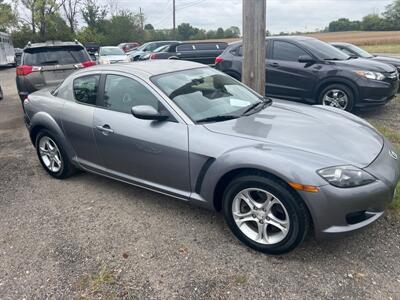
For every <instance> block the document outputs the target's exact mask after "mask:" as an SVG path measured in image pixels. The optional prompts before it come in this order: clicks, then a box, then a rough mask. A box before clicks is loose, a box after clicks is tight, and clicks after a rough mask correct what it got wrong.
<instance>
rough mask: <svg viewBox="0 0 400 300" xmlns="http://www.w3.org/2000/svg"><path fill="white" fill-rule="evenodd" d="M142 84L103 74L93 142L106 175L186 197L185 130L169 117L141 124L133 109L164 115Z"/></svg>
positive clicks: (129, 78)
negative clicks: (150, 108)
mask: <svg viewBox="0 0 400 300" xmlns="http://www.w3.org/2000/svg"><path fill="white" fill-rule="evenodd" d="M162 102H163V100H162V99H161V98H160V97H159V96H158V95H156V94H155V93H154V91H153V90H152V88H151V87H150V86H149V85H147V84H146V83H145V82H143V81H141V80H139V79H138V78H134V77H131V76H127V75H124V74H118V73H113V74H107V76H106V77H105V84H104V94H103V101H102V104H101V105H100V106H101V107H98V108H96V109H95V113H94V128H95V139H96V143H97V147H98V149H99V152H100V155H101V157H102V159H103V161H104V163H105V166H106V168H107V170H106V171H107V172H109V173H112V175H113V176H117V177H120V178H123V179H124V180H128V181H130V182H133V183H138V184H140V185H143V186H147V187H151V188H155V189H157V190H161V191H164V192H167V193H170V194H173V195H182V194H184V195H185V196H187V197H188V196H189V192H190V188H189V181H190V180H189V162H188V161H189V160H188V129H187V125H186V124H185V123H183V122H182V123H181V122H178V121H177V120H176V119H175V118H174V117H173V116H172V114H171V117H170V119H169V120H167V121H152V120H142V119H138V118H136V117H134V116H133V115H132V113H131V109H132V107H134V106H138V105H150V106H153V107H154V108H156V109H157V110H159V111H167V112H168V110H167V109H166V105H164V104H163V103H162Z"/></svg>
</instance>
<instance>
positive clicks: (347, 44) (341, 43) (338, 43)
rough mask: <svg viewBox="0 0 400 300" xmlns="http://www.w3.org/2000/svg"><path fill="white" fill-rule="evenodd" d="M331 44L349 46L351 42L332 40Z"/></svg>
mask: <svg viewBox="0 0 400 300" xmlns="http://www.w3.org/2000/svg"><path fill="white" fill-rule="evenodd" d="M330 44H331V45H334V46H335V45H336V46H351V45H352V44H350V43H343V42H332V43H330Z"/></svg>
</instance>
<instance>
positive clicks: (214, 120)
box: [196, 115, 240, 123]
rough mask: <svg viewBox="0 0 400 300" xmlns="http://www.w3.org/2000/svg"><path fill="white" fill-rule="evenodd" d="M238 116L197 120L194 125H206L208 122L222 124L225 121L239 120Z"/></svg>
mask: <svg viewBox="0 0 400 300" xmlns="http://www.w3.org/2000/svg"><path fill="white" fill-rule="evenodd" d="M239 117H240V115H239V116H238V115H217V116H212V117H208V118H204V119H200V120H197V121H196V123H208V122H222V121H227V120H233V119H237V118H239Z"/></svg>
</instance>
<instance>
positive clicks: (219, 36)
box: [215, 27, 225, 39]
mask: <svg viewBox="0 0 400 300" xmlns="http://www.w3.org/2000/svg"><path fill="white" fill-rule="evenodd" d="M224 34H225V31H224V29H223V28H221V27H219V28H218V29H217V33H216V36H215V37H216V38H217V39H223V38H224Z"/></svg>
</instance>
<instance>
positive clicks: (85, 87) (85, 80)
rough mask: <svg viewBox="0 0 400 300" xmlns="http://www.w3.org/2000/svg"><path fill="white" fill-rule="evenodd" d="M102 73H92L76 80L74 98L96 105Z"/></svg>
mask: <svg viewBox="0 0 400 300" xmlns="http://www.w3.org/2000/svg"><path fill="white" fill-rule="evenodd" d="M99 81H100V75H90V76H83V77H79V78H76V79H75V80H74V98H75V100H76V101H78V102H81V103H85V104H91V105H96V99H97V91H98V89H99Z"/></svg>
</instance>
